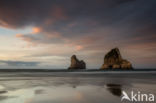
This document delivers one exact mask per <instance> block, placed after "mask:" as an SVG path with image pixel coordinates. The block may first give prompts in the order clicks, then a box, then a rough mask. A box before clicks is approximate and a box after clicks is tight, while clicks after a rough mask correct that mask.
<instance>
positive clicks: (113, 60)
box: [101, 48, 132, 69]
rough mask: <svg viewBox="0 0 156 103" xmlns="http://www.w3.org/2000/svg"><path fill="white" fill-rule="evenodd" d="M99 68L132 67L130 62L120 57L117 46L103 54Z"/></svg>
mask: <svg viewBox="0 0 156 103" xmlns="http://www.w3.org/2000/svg"><path fill="white" fill-rule="evenodd" d="M101 69H132V64H131V63H130V62H129V61H127V60H125V59H123V58H122V56H121V54H120V51H119V49H118V48H114V49H112V50H111V51H109V52H108V53H107V54H106V55H105V57H104V64H103V65H102V67H101Z"/></svg>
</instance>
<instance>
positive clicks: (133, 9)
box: [0, 0, 156, 69]
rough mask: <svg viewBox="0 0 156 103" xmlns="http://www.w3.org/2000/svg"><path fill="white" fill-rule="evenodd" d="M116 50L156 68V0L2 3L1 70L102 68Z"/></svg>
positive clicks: (137, 64)
mask: <svg viewBox="0 0 156 103" xmlns="http://www.w3.org/2000/svg"><path fill="white" fill-rule="evenodd" d="M114 47H118V48H119V49H120V52H121V54H122V57H123V58H125V59H127V60H129V61H131V62H132V64H133V67H135V68H155V67H156V0H0V68H52V69H56V68H67V67H68V66H69V65H70V57H71V56H72V55H73V54H76V55H77V56H78V58H79V59H83V60H84V61H85V62H86V63H87V68H100V67H101V65H102V64H103V58H104V55H105V54H106V53H107V52H108V51H109V50H110V49H112V48H114Z"/></svg>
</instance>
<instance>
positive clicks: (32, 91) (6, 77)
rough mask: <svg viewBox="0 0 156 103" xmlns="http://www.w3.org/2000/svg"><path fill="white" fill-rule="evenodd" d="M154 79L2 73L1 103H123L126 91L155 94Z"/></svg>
mask: <svg viewBox="0 0 156 103" xmlns="http://www.w3.org/2000/svg"><path fill="white" fill-rule="evenodd" d="M155 78H156V73H154V72H151V73H147V72H140V73H139V72H135V73H134V72H122V73H121V72H55V73H54V72H50V73H48V72H46V73H45V72H38V73H32V72H18V73H17V72H12V73H10V72H1V73H0V103H121V96H122V91H123V90H124V91H126V92H127V93H130V92H131V91H132V90H133V91H141V92H142V93H153V94H155V95H156V81H155ZM124 103H126V101H125V102H124ZM153 103H154V102H153Z"/></svg>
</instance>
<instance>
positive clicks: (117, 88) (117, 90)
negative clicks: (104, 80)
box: [106, 84, 122, 97]
mask: <svg viewBox="0 0 156 103" xmlns="http://www.w3.org/2000/svg"><path fill="white" fill-rule="evenodd" d="M106 86H107V87H108V88H107V89H108V91H110V93H112V94H113V95H115V96H118V97H120V96H121V93H122V90H121V89H122V88H121V87H122V86H121V85H120V84H107V85H106Z"/></svg>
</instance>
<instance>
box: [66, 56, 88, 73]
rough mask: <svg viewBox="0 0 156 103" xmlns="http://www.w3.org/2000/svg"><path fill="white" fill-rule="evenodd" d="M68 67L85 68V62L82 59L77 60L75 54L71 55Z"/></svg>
mask: <svg viewBox="0 0 156 103" xmlns="http://www.w3.org/2000/svg"><path fill="white" fill-rule="evenodd" d="M68 69H73V70H74V69H86V63H85V62H84V61H83V60H78V59H77V57H76V55H73V56H72V57H71V65H70V67H69V68H68Z"/></svg>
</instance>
